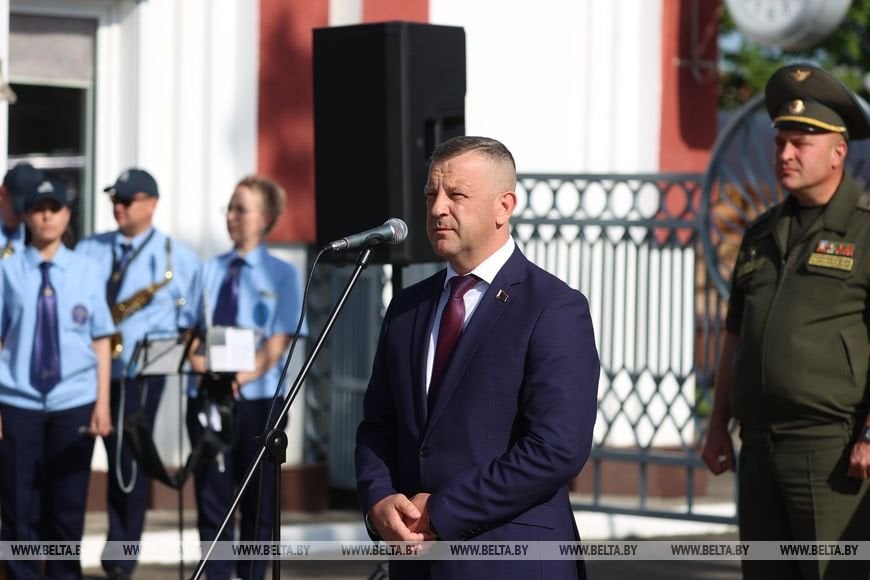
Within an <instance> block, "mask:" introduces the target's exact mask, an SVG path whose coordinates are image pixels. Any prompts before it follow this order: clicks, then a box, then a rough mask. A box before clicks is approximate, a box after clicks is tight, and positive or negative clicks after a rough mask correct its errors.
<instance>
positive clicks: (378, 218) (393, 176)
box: [314, 22, 465, 265]
mask: <svg viewBox="0 0 870 580" xmlns="http://www.w3.org/2000/svg"><path fill="white" fill-rule="evenodd" d="M464 134H465V31H464V30H463V29H462V28H459V27H455V26H436V25H431V24H417V23H411V22H381V23H375V24H360V25H354V26H339V27H332V28H318V29H315V30H314V154H315V188H316V201H317V242H318V244H319V245H320V246H322V245H324V244H326V243H328V242H330V241H332V240H335V239H339V238H342V237H344V236H346V235H348V234H353V233H356V232H358V231H362V230H366V229H369V228H372V227H375V226H379V225H381V224H382V223H384V222H385V221H386V220H387V219H389V218H391V217H398V218H401V219H403V220H405V222H406V223H407V224H408V237H407V239H406V240H405V242H404V243H403V244H400V245H396V246H392V245H382V246H379V247H377V248H376V250H375V252H374V255H373V256H372V261H373V262H375V263H392V264H398V265H404V264H412V263H417V262H433V261H438V260H440V258H438V257H437V256H436V255H435V253H434V252H433V251H432V248H431V246H430V245H429V241H428V239H427V237H426V199H425V196H424V195H423V188H424V186H425V185H426V176H427V172H428V163H429V157H430V156H431V154H432V151H433V149H434V148H435V146H436V145H438V144H439V143H441V142H442V141H445V140H447V139H449V138H451V137H455V136H459V135H464ZM358 251H359V250H352V251H350V252H345V253H343V254H339V255H336V254H335V253H333V254H332V255H331V258H332V259H335V260H339V261H341V260H353V259H354V258H355V257H356V255H357V254H358Z"/></svg>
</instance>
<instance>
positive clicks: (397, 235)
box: [326, 218, 408, 252]
mask: <svg viewBox="0 0 870 580" xmlns="http://www.w3.org/2000/svg"><path fill="white" fill-rule="evenodd" d="M407 237H408V225H407V224H406V223H405V222H403V221H402V220H400V219H399V218H390V219H388V220H387V221H385V222H384V225H382V226H378V227H376V228H371V229H369V230H365V231H363V232H359V233H358V234H351V235H349V236H347V237H344V238H341V239H340V240H335V241H334V242H329V243H328V244H326V249H328V250H332V251H333V252H336V251H340V250H351V249H353V248H358V247H360V246H376V245H378V244H383V243H385V242H386V243H388V244H392V245H394V246H395V245H397V244H401V243H402V242H404V241H405V238H407Z"/></svg>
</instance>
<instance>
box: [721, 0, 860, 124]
mask: <svg viewBox="0 0 870 580" xmlns="http://www.w3.org/2000/svg"><path fill="white" fill-rule="evenodd" d="M723 4H724V2H723ZM719 38H720V41H719V72H720V76H719V87H720V93H719V105H720V107H721V108H723V109H734V108H737V107H739V106H740V105H742V104H743V103H745V102H746V101H747V100H749V98H750V97H752V95H753V94H755V93H757V92H760V91H763V90H764V85H765V83H766V82H767V79H768V78H769V77H770V75H771V74H772V73H773V71H775V70H776V69H778V68H779V67H780V66H782V65H784V64H788V63H791V62H812V63H814V64H817V65H819V66H821V67H823V68H824V69H826V70H828V71H830V72H831V73H833V74H834V75H835V76H837V77H838V78H839V79H840V80H842V81H843V82H844V83H846V85H848V86H849V87H850V88H851V89H852V90H854V91H856V92H857V93H858V94H859V95H861V96H862V97H863V98H864V99H865V100H867V101H870V91H868V90H867V86H866V83H865V80H864V78H865V75H867V74H868V71H867V69H868V66H870V0H852V6H851V8H849V12H848V14H847V15H846V18H845V20H844V21H843V23H842V24H841V25H840V27H839V28H838V29H837V30H836V31H835V32H834V33H833V34H832V35H831V36H830V37H828V38H827V39H826V40H825V41H824V42H822V43H821V44H819V45H818V46H816V47H814V48H811V49H808V50H802V51H786V50H782V49H780V48H775V47H766V46H761V45H758V44H755V43H753V42H751V41H748V40H746V39H745V38H744V37H743V36H742V35H741V34H740V32H739V31H738V30H737V28H736V27H735V26H734V21H733V20H732V19H731V16H730V14H728V10H727V9H723V10H722V19H721V22H720V37H719Z"/></svg>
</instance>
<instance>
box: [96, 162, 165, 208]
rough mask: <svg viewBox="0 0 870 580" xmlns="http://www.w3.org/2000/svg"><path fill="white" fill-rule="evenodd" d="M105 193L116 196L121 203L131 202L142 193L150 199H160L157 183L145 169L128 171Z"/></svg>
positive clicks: (106, 189)
mask: <svg viewBox="0 0 870 580" xmlns="http://www.w3.org/2000/svg"><path fill="white" fill-rule="evenodd" d="M103 191H105V192H107V193H110V194H112V195H114V196H115V197H116V198H118V199H120V200H121V201H130V200H132V199H133V196H135V195H136V194H137V193H139V192H140V191H141V192H142V193H145V194H147V195H148V196H149V197H160V192H159V191H158V189H157V181H155V179H154V178H153V177H152V176H151V174H150V173H148V172H147V171H145V170H144V169H135V168H132V169H128V170H126V171H124V172H123V173H122V174H121V175H119V176H118V179H117V180H116V181H115V183H114V185H110V186H109V187H107V188H105V189H104V190H103Z"/></svg>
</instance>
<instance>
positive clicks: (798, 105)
mask: <svg viewBox="0 0 870 580" xmlns="http://www.w3.org/2000/svg"><path fill="white" fill-rule="evenodd" d="M806 110H807V106H806V105H804V102H803V101H802V100H800V99H795V100H793V101H792V102H790V103H789V104H788V112H789V114H791V115H800V114H801V113H803V112H804V111H806Z"/></svg>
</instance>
